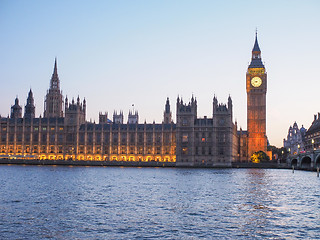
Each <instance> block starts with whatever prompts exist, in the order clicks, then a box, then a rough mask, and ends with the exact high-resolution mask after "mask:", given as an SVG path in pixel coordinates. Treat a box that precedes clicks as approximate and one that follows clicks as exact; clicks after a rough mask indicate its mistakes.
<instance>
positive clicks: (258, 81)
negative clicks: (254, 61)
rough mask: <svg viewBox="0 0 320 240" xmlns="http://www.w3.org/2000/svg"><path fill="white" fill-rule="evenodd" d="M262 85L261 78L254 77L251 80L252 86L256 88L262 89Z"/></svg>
mask: <svg viewBox="0 0 320 240" xmlns="http://www.w3.org/2000/svg"><path fill="white" fill-rule="evenodd" d="M261 84H262V79H261V78H259V77H254V78H252V79H251V85H252V86H254V87H260V86H261Z"/></svg>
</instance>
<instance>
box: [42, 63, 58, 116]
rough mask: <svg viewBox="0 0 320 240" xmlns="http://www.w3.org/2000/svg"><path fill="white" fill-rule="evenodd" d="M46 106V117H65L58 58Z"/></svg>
mask: <svg viewBox="0 0 320 240" xmlns="http://www.w3.org/2000/svg"><path fill="white" fill-rule="evenodd" d="M44 106H45V109H44V113H43V115H44V117H46V118H51V117H63V96H62V92H61V91H60V80H59V76H58V69H57V58H55V60H54V69H53V74H52V77H51V80H50V88H49V90H48V92H47V95H46V99H45V103H44Z"/></svg>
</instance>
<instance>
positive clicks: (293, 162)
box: [291, 158, 298, 168]
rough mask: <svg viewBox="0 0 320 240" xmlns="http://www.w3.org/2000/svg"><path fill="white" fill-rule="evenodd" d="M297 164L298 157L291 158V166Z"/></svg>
mask: <svg viewBox="0 0 320 240" xmlns="http://www.w3.org/2000/svg"><path fill="white" fill-rule="evenodd" d="M297 166H298V159H296V158H294V159H292V160H291V167H295V168H296V167H297Z"/></svg>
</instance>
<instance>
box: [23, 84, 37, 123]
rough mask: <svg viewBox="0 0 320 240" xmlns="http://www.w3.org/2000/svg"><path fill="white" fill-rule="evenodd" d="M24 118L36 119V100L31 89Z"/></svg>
mask: <svg viewBox="0 0 320 240" xmlns="http://www.w3.org/2000/svg"><path fill="white" fill-rule="evenodd" d="M24 117H25V118H30V119H31V118H35V106H34V99H33V93H32V91H31V89H30V91H29V94H28V98H27V104H26V106H25V107H24Z"/></svg>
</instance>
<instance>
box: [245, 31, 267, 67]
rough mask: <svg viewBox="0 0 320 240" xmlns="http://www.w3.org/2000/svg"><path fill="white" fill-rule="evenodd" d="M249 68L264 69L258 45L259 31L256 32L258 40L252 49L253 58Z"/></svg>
mask: <svg viewBox="0 0 320 240" xmlns="http://www.w3.org/2000/svg"><path fill="white" fill-rule="evenodd" d="M249 68H264V65H263V63H262V61H261V50H260V47H259V43H258V34H257V31H256V39H255V42H254V46H253V49H252V57H251V63H250V65H249Z"/></svg>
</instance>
